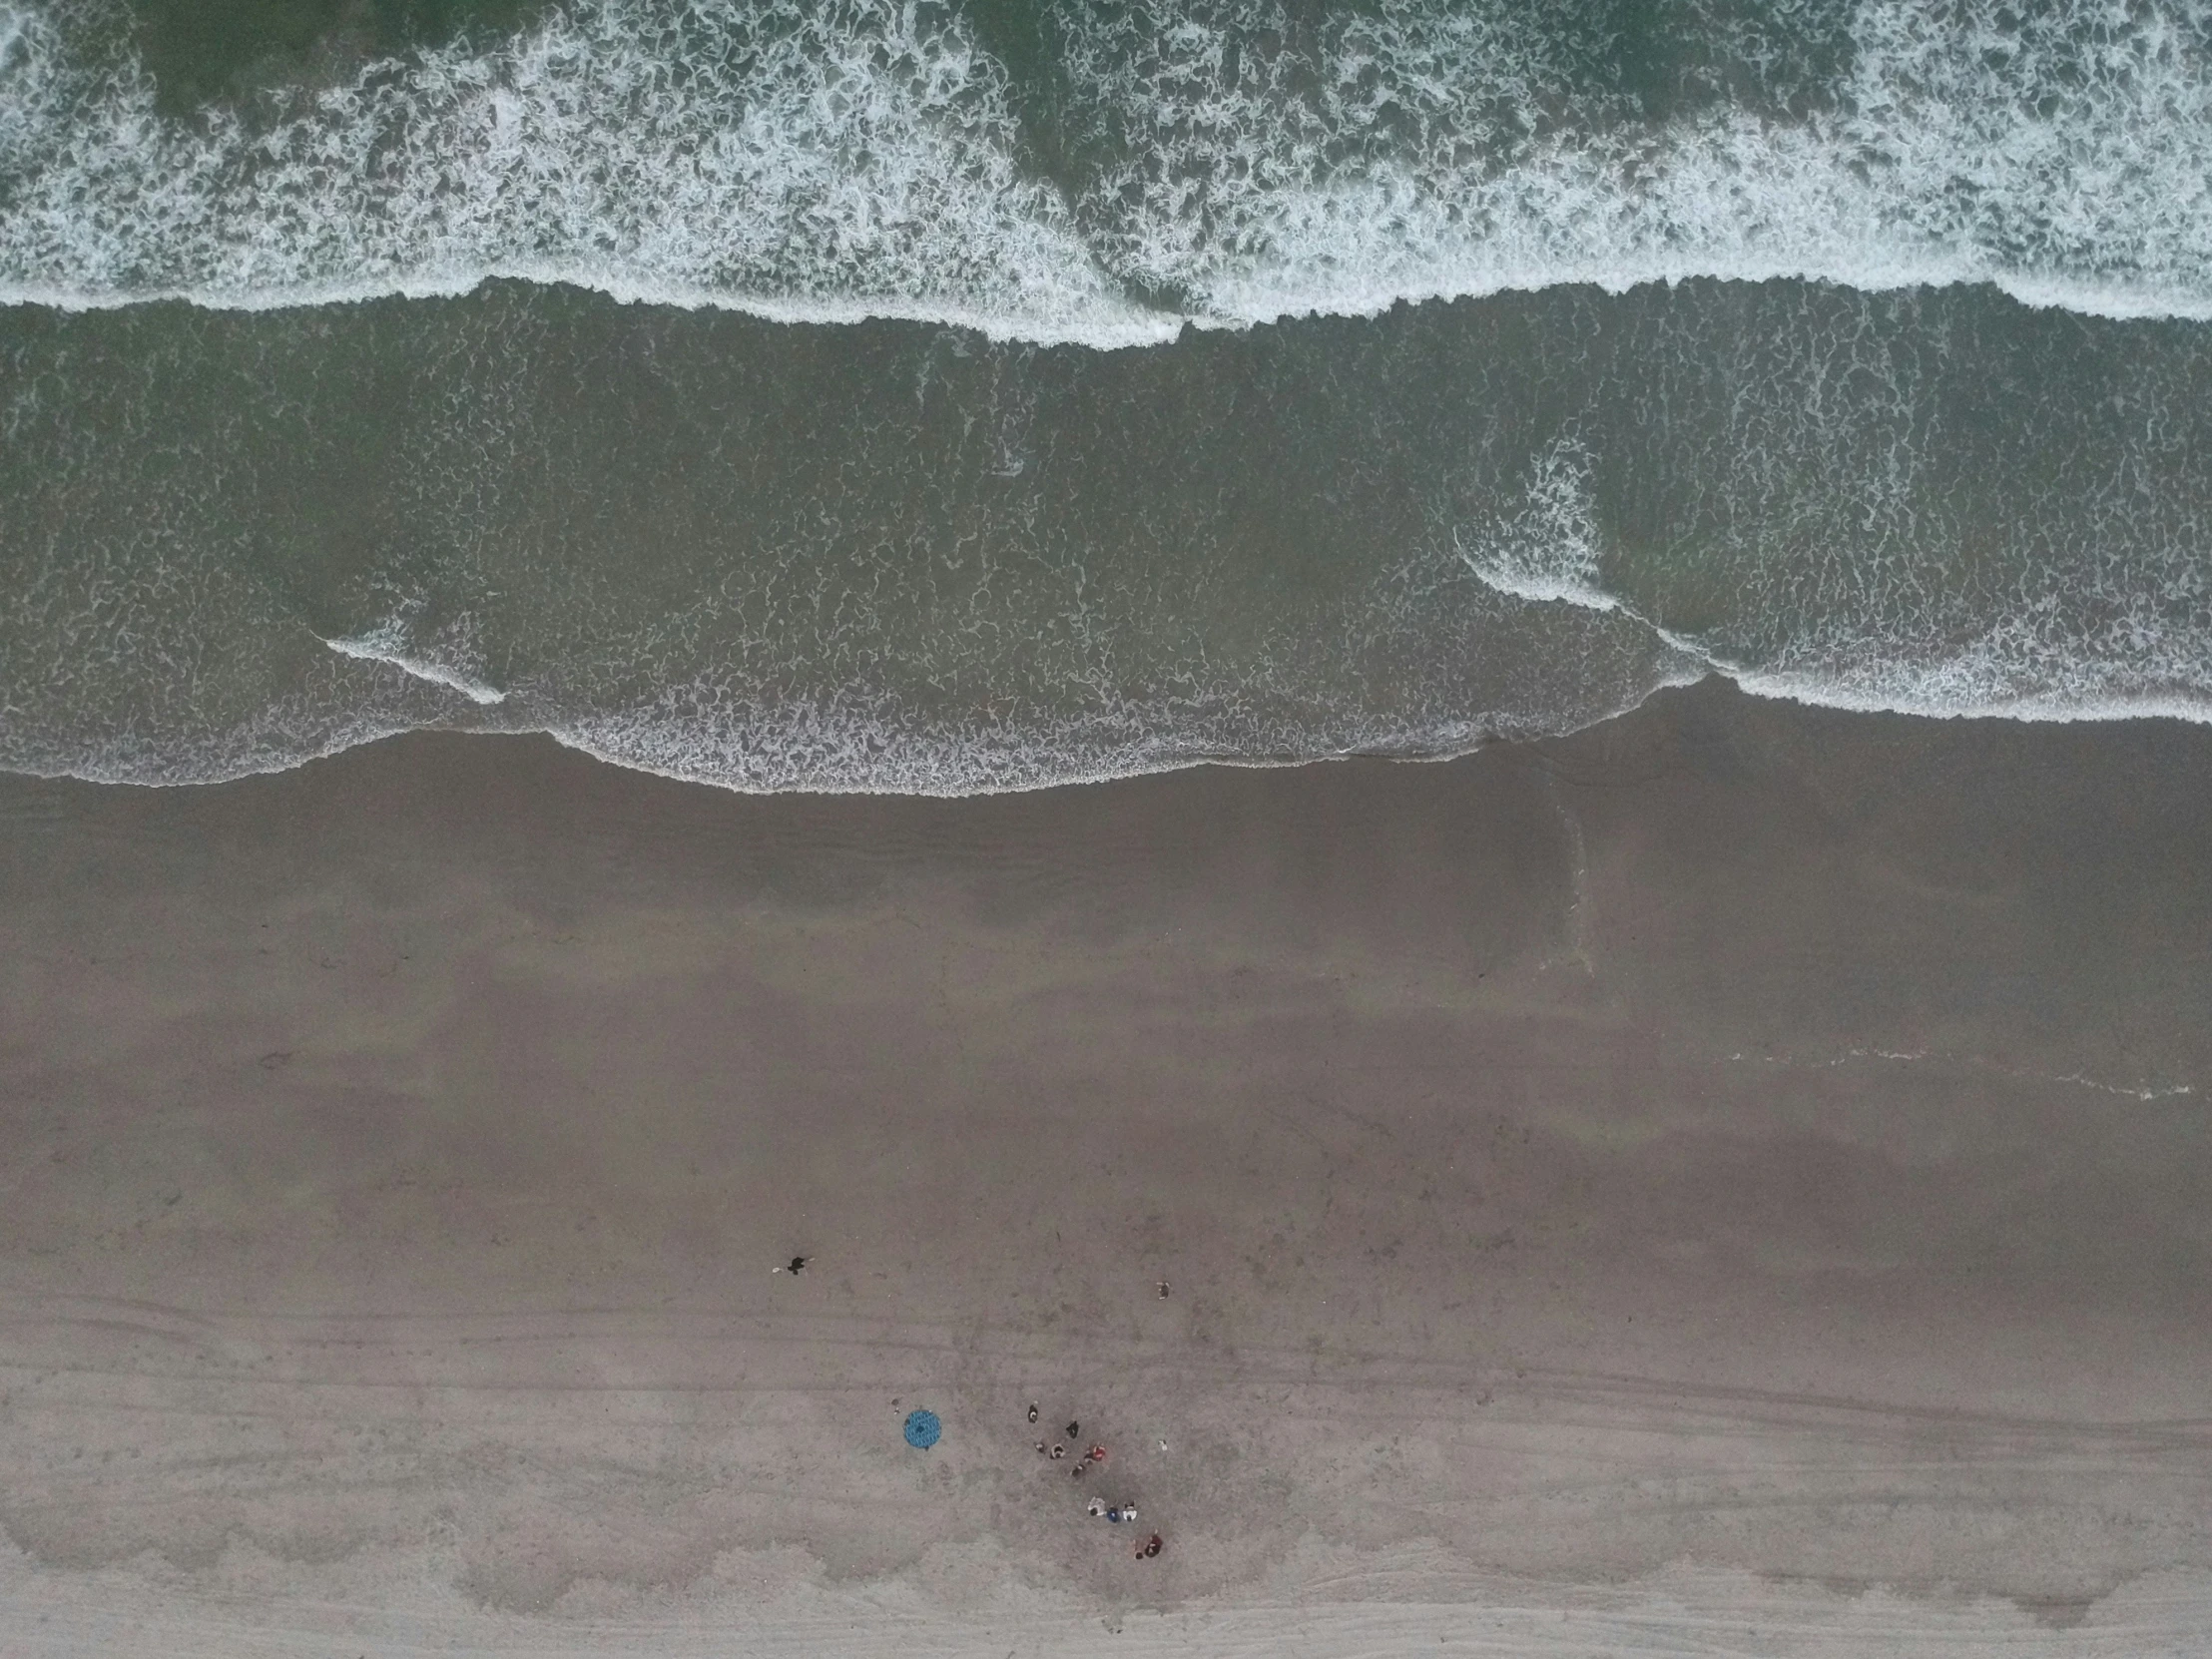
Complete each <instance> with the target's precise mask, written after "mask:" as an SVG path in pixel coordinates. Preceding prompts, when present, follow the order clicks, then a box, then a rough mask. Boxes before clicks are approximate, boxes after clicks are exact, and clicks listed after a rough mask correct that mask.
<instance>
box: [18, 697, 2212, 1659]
mask: <svg viewBox="0 0 2212 1659" xmlns="http://www.w3.org/2000/svg"><path fill="white" fill-rule="evenodd" d="M2208 823H2212V731H2207V730H2204V729H2196V728H2188V727H2183V726H2179V725H2175V724H2171V723H2165V722H2140V723H2128V724H2117V725H2112V724H2106V725H2092V726H2078V727H2054V726H2042V727H2022V726H2015V725H2010V724H2006V723H2001V722H1978V723H1965V722H1961V723H1945V722H1922V721H1913V720H1904V719H1893V718H1888V717H1862V716H1850V715H1840V714H1833V713H1821V712H1816V711H1808V710H1803V709H1798V708H1794V707H1791V706H1788V705H1781V704H1769V703H1761V702H1758V701H1755V700H1750V699H1746V698H1744V697H1742V696H1740V695H1738V694H1737V693H1735V692H1734V691H1733V690H1732V689H1730V688H1728V687H1726V686H1725V685H1718V684H1716V685H1708V686H1704V687H1700V688H1696V689H1693V690H1691V691H1689V692H1686V693H1677V694H1667V695H1663V696H1661V697H1660V698H1658V699H1655V700H1654V702H1653V703H1652V704H1651V705H1649V706H1647V707H1646V708H1645V709H1643V710H1641V711H1638V712H1637V713H1635V714H1633V715H1631V716H1628V717H1625V718H1623V719H1621V720H1619V721H1616V722H1613V723H1610V724H1609V725H1607V726H1605V727H1602V728H1599V729H1596V730H1593V731H1591V732H1587V733H1583V734H1581V735H1579V736H1577V737H1575V738H1572V739H1568V740H1563V741H1559V742H1556V743H1550V744H1544V745H1539V746H1531V747H1525V748H1522V747H1501V748H1498V749H1493V750H1490V751H1486V752H1484V753H1482V754H1479V755H1476V756H1472V757H1468V758H1466V759H1464V760H1461V761H1457V762H1452V763H1449V764H1441V765H1432V766H1407V765H1391V764H1386V763H1381V762H1348V763H1344V764H1340V765H1329V766H1318V767H1307V768H1301V769H1295V770H1280V771H1231V770H1204V771H1198V772H1191V773H1184V774H1180V775H1175V776H1170V777H1162V778H1154V779H1146V780H1136V781H1130V782H1126V783H1121V784H1116V785H1110V786H1101V787H1095V788H1084V789H1071V790H1061V791H1053V792H1047V793H1043V794H1039V795H1033V796H1022V797H1010V798H1000V799H993V800H971V801H965V802H926V801H907V800H885V799H847V800H822V799H792V798H781V799H749V798H742V797H734V796H730V795H726V794H722V793H720V792H716V791H711V790H705V789H698V788H693V787H689V786H685V785H680V784H676V783H671V782H667V781H663V780H657V779H652V778H648V777H642V776H639V775H635V774H630V773H625V772H621V771H618V770H616V769H613V768H609V767H605V766H602V765H599V764H597V763H595V762H593V761H591V760H589V759H587V758H584V757H581V756H578V755H575V754H571V753H568V752H565V751H563V750H561V749H559V748H558V747H557V746H555V745H553V744H552V743H550V742H547V741H543V740H524V739H491V738H457V737H436V736H422V737H415V738H409V739H404V740H398V741H394V742H391V743H387V744H382V745H377V746H374V747H371V748H368V749H364V750H360V751H356V752H353V753H351V754H348V755H344V756H341V757H338V758H336V759H334V760H331V761H327V762H322V763H318V764H315V765H313V766H309V767H307V768H304V769H302V770H300V771H298V772H294V773H291V774H287V775H284V776H280V777H273V778H267V779H260V780H252V781H248V782H244V783H239V784H233V785H227V786H222V787H219V788H213V789H205V790H173V791H152V792H149V791H138V790H129V789H104V788H98V787H91V786H84V785H76V784H68V783H48V782H38V781H33V780H25V779H20V778H17V779H0V1199H4V1202H0V1531H4V1533H5V1542H4V1543H0V1612H4V1615H5V1620H6V1624H7V1628H8V1629H9V1631H10V1640H11V1642H13V1643H18V1644H20V1645H17V1646H11V1647H10V1648H9V1651H10V1652H21V1653H25V1654H33V1655H48V1654H54V1655H61V1654H92V1653H101V1654H135V1653H146V1654H161V1655H164V1656H170V1655H179V1654H187V1653H199V1652H206V1653H210V1654H216V1653H221V1654H225V1655H239V1654H254V1653H264V1652H267V1653H273V1654H274V1653H290V1652H303V1651H314V1652H330V1653H340V1652H343V1653H355V1652H357V1653H362V1654H367V1653H377V1654H385V1653H389V1654H412V1653H417V1652H431V1651H436V1652H454V1651H460V1652H484V1653H516V1654H522V1653H534V1654H552V1653H563V1654H570V1653H574V1654H582V1653H594V1652H639V1651H653V1652H666V1653H694V1652H696V1653H702V1654H704V1653H708V1652H716V1653H727V1652H733V1651H744V1652H777V1651H793V1652H801V1651H807V1652H822V1653H858V1654H865V1653H873V1652H885V1653H888V1652H924V1653H934V1652H945V1653H953V1652H963V1651H975V1652H989V1653H991V1654H993V1655H997V1654H1003V1653H1006V1652H1008V1651H1014V1652H1024V1653H1026V1652H1048V1651H1049V1652H1060V1651H1070V1652H1074V1651H1092V1650H1094V1649H1095V1647H1096V1646H1097V1642H1098V1637H1099V1635H1100V1632H1101V1630H1102V1628H1103V1629H1116V1630H1119V1631H1120V1632H1121V1640H1120V1643H1119V1645H1120V1646H1121V1647H1122V1648H1124V1649H1125V1650H1127V1651H1130V1652H1160V1653H1171V1652H1174V1653H1181V1652H1190V1653H1245V1652H1250V1653H1253V1654H1263V1653H1265V1654H1275V1653H1313V1654H1331V1653H1351V1652H1362V1651H1399V1650H1402V1649H1409V1648H1413V1647H1418V1648H1420V1649H1422V1650H1424V1651H1440V1652H1451V1651H1455V1650H1457V1651H1466V1652H1476V1651H1480V1652H1500V1651H1502V1652H1524V1651H1525V1652H1532V1653H1554V1652H1557V1653H1564V1652H1576V1653H1581V1652H1681V1651H1701V1652H1702V1651H1711V1650H1714V1649H1726V1650H1727V1651H1730V1652H1760V1653H1764V1652H1774V1653H1800V1652H1803V1653H1812V1652H1837V1653H1844V1652H1865V1651H1885V1650H1887V1648H1890V1647H1897V1646H1899V1645H1900V1644H1903V1645H1904V1646H1906V1647H1908V1648H1911V1647H1914V1646H1916V1645H1917V1644H1924V1643H1932V1642H1935V1641H1937V1640H1940V1641H1942V1642H1943V1643H1945V1644H1946V1646H1947V1649H1948V1650H1953V1651H1991V1652H1996V1651H2003V1652H2035V1653H2044V1652H2050V1653H2059V1652H2064V1653H2098V1654H2104V1653H2110V1654H2130V1655H2133V1654H2143V1653H2166V1652H2171V1653H2202V1652H2212V1640H2208V1639H2207V1638H2205V1637H2203V1636H2202V1635H2201V1634H2199V1632H2200V1631H2201V1630H2202V1629H2205V1628H2212V1303H2208V1299H2207V1293H2206V1290H2205V1286H2206V1283H2207V1273H2206V1270H2207V1268H2208V1266H2212V1145H2208V1144H2207V1143H2208V1136H2207V1134H2206V1131H2205V1128H2204V1122H2205V1114H2206V1109H2207V1106H2208V1105H2212V1100H2208V1096H2212V1028H2208V1024H2207V1021H2206V1018H2205V1010H2206V1009H2208V1008H2212V944H2208V942H2207V941H2212V855H2208V843H2207V831H2206V826H2207V824H2208ZM794 1255H805V1256H807V1257H808V1258H809V1259H810V1263H809V1266H808V1267H807V1269H806V1271H805V1272H804V1273H803V1274H800V1275H798V1276H793V1275H790V1274H786V1273H777V1272H774V1271H772V1270H773V1269H774V1268H775V1267H776V1265H777V1264H779V1263H782V1262H785V1261H787V1260H788V1259H789V1258H791V1257H792V1256H794ZM1161 1281H1166V1282H1167V1284H1168V1287H1169V1294H1168V1295H1167V1296H1166V1297H1164V1298H1163V1297H1162V1296H1160V1295H1159V1293H1158V1286H1159V1283H1160V1282H1161ZM1032 1400H1034V1401H1036V1402H1037V1403H1038V1404H1039V1407H1040V1412H1041V1416H1042V1421H1041V1422H1040V1424H1039V1425H1038V1426H1037V1427H1036V1428H1032V1427H1031V1426H1030V1425H1029V1424H1028V1422H1027V1421H1026V1419H1025V1409H1026V1406H1027V1405H1028V1404H1029V1402H1030V1401H1032ZM915 1405H926V1406H929V1407H930V1408H932V1409H934V1410H936V1411H937V1412H938V1413H940V1415H941V1417H942V1419H943V1422H944V1430H945V1431H944V1438H943V1440H942V1441H941V1442H940V1443H939V1444H938V1445H937V1446H936V1447H934V1448H933V1449H931V1450H929V1451H927V1452H919V1451H914V1450H911V1449H909V1448H907V1447H906V1446H905V1445H904V1444H903V1443H902V1442H901V1440H900V1437H899V1424H900V1421H901V1419H902V1417H903V1416H904V1414H905V1412H906V1411H907V1410H908V1409H910V1408H911V1407H913V1406H915ZM1070 1417H1074V1418H1078V1419H1079V1420H1080V1421H1081V1424H1082V1429H1081V1434H1080V1439H1081V1440H1082V1441H1083V1442H1085V1443H1088V1442H1090V1441H1092V1440H1094V1439H1095V1440H1098V1441H1101V1442H1104V1443H1105V1444H1106V1445H1107V1446H1108V1447H1109V1449H1110V1453H1111V1455H1110V1458H1109V1461H1108V1462H1107V1464H1106V1465H1105V1466H1104V1467H1103V1468H1102V1469H1099V1470H1096V1471H1094V1473H1093V1475H1091V1476H1089V1477H1086V1478H1085V1479H1083V1480H1081V1481H1077V1480H1075V1479H1073V1478H1071V1477H1070V1476H1069V1474H1068V1473H1067V1469H1068V1466H1069V1465H1068V1464H1067V1463H1065V1462H1062V1463H1057V1464H1055V1463H1053V1462H1052V1461H1050V1460H1049V1459H1046V1458H1040V1457H1039V1456H1038V1455H1037V1454H1036V1452H1035V1450H1034V1449H1033V1448H1034V1442H1035V1441H1036V1439H1037V1438H1038V1437H1039V1434H1040V1433H1043V1432H1044V1431H1046V1430H1049V1429H1051V1428H1053V1427H1054V1426H1055V1425H1058V1424H1064V1423H1065V1421H1066V1420H1067V1419H1068V1418H1070ZM1094 1493H1096V1494H1098V1495H1101V1496H1104V1497H1106V1498H1108V1499H1110V1500H1118V1499H1121V1498H1123V1497H1126V1498H1128V1499H1129V1500H1131V1501H1134V1502H1135V1503H1136V1504H1137V1505H1138V1507H1139V1510H1140V1515H1141V1522H1140V1525H1139V1527H1138V1528H1137V1529H1136V1530H1137V1531H1140V1532H1143V1533H1149V1532H1151V1531H1153V1530H1158V1531H1159V1532H1160V1533H1161V1534H1162V1535H1163V1537H1164V1538H1165V1540H1166V1549H1165V1552H1164V1553H1163V1554H1162V1555H1161V1557H1160V1558H1159V1559H1157V1560H1153V1561H1139V1560H1137V1559H1135V1558H1134V1554H1133V1551H1132V1548H1131V1543H1132V1539H1131V1536H1130V1533H1131V1531H1132V1529H1131V1528H1128V1527H1121V1528H1114V1527H1110V1526H1108V1525H1107V1524H1106V1523H1104V1522H1102V1521H1096V1520H1092V1519H1090V1518H1088V1517H1086V1516H1085V1514H1084V1513H1083V1507H1084V1502H1085V1500H1086V1499H1087V1498H1088V1497H1089V1496H1091V1495H1093V1494H1094ZM733 1643H736V1644H737V1645H735V1646H733V1645H732V1644H733Z"/></svg>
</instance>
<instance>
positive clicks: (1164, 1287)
mask: <svg viewBox="0 0 2212 1659" xmlns="http://www.w3.org/2000/svg"><path fill="white" fill-rule="evenodd" d="M1167 1299H1168V1282H1167V1281H1166V1280H1165V1279H1163V1280H1161V1281H1160V1300H1161V1301H1162V1302H1165V1301H1167Z"/></svg>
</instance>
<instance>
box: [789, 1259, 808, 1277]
mask: <svg viewBox="0 0 2212 1659" xmlns="http://www.w3.org/2000/svg"><path fill="white" fill-rule="evenodd" d="M784 1271H785V1272H787V1273H805V1272H806V1271H807V1258H806V1257H804V1256H794V1257H793V1258H792V1262H791V1266H790V1267H789V1268H787V1269H785V1270H784Z"/></svg>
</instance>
